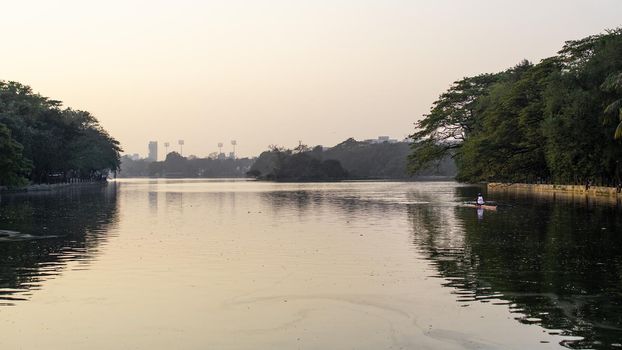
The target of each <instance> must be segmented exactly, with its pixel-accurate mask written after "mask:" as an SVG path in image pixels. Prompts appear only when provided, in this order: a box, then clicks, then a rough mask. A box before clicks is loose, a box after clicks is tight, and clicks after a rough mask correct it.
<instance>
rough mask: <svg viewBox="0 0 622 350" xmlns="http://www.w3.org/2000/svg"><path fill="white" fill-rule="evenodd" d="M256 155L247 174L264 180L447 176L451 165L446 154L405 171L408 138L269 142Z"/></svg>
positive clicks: (450, 170) (451, 167)
mask: <svg viewBox="0 0 622 350" xmlns="http://www.w3.org/2000/svg"><path fill="white" fill-rule="evenodd" d="M269 148H270V149H269V150H268V151H264V152H262V153H261V155H260V156H259V157H258V158H257V160H256V161H255V162H254V163H253V165H252V166H251V169H250V170H249V171H248V173H247V174H248V176H251V177H254V178H255V179H257V180H266V181H282V182H292V181H341V180H417V179H423V178H428V179H434V178H443V179H449V178H452V179H453V177H454V176H455V171H456V168H455V165H454V163H453V160H451V159H450V158H449V157H447V158H445V159H443V160H441V161H440V162H439V163H438V164H436V165H434V166H430V167H428V168H426V169H421V170H419V171H418V172H417V173H416V174H409V173H408V171H407V157H408V154H409V152H410V142H407V141H403V142H379V143H370V142H365V141H357V140H355V139H353V138H349V139H347V140H345V141H343V142H341V143H339V144H338V145H336V146H334V147H330V148H324V147H322V146H315V147H313V148H310V147H308V146H307V145H304V144H302V143H300V144H299V145H298V146H297V147H296V148H294V149H287V148H284V147H279V146H276V145H272V146H270V147H269Z"/></svg>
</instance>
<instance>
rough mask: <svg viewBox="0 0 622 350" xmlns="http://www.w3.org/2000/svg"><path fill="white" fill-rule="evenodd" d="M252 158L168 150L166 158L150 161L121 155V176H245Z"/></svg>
mask: <svg viewBox="0 0 622 350" xmlns="http://www.w3.org/2000/svg"><path fill="white" fill-rule="evenodd" d="M252 163H253V160H252V159H249V158H237V159H230V158H227V159H212V158H196V157H193V156H190V157H189V158H186V157H183V156H181V155H180V154H179V153H177V152H170V153H169V154H167V155H166V159H165V160H164V161H160V162H151V161H148V160H146V159H139V160H132V159H131V158H130V157H128V156H123V157H121V171H120V172H119V176H121V177H142V176H144V177H175V178H180V177H185V178H225V177H232V178H233V177H245V176H246V172H247V171H248V170H249V169H250V166H251V164H252Z"/></svg>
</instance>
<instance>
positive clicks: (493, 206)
mask: <svg viewBox="0 0 622 350" xmlns="http://www.w3.org/2000/svg"><path fill="white" fill-rule="evenodd" d="M464 206H465V207H469V208H477V209H484V210H497V205H496V204H493V203H485V204H477V203H476V202H464Z"/></svg>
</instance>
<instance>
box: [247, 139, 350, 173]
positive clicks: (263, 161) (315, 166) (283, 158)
mask: <svg viewBox="0 0 622 350" xmlns="http://www.w3.org/2000/svg"><path fill="white" fill-rule="evenodd" d="M321 154H322V147H319V146H318V147H316V148H314V149H313V150H309V149H308V148H307V147H306V146H304V145H301V146H299V147H297V148H296V149H295V150H288V149H282V148H278V147H272V149H271V150H270V151H266V152H263V153H262V154H261V155H260V156H259V158H258V159H257V161H256V162H255V164H253V166H252V167H251V170H250V171H249V172H248V175H250V176H254V177H256V178H259V179H265V180H276V181H335V180H344V179H347V178H348V176H349V175H348V172H347V171H346V170H344V169H343V167H342V166H341V163H339V161H337V160H334V159H327V160H324V159H322V157H321Z"/></svg>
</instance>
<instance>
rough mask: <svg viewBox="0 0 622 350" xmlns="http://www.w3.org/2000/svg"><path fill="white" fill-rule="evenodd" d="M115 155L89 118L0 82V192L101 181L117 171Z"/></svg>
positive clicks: (115, 148)
mask: <svg viewBox="0 0 622 350" xmlns="http://www.w3.org/2000/svg"><path fill="white" fill-rule="evenodd" d="M120 151H121V148H120V147H119V143H118V142H117V141H116V140H115V139H114V138H112V137H111V136H110V135H108V133H107V132H106V131H105V130H104V129H103V128H102V127H101V126H100V125H99V123H98V121H97V119H95V117H93V116H92V115H91V114H89V112H85V111H77V110H72V109H70V108H66V109H61V102H59V101H55V100H50V99H48V98H47V97H43V96H41V95H39V94H36V93H34V92H33V91H32V89H31V88H30V87H28V86H25V85H22V84H20V83H16V82H5V81H0V153H1V154H2V158H1V160H0V186H18V185H21V184H23V183H25V182H27V181H31V182H35V183H49V182H60V181H67V180H68V179H69V178H82V179H85V178H88V179H94V178H102V177H103V176H105V175H106V174H107V172H108V171H116V170H117V169H118V168H119V164H120V160H119V152H120Z"/></svg>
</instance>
